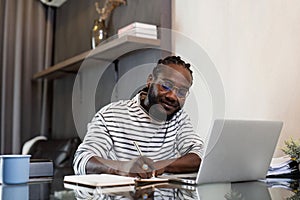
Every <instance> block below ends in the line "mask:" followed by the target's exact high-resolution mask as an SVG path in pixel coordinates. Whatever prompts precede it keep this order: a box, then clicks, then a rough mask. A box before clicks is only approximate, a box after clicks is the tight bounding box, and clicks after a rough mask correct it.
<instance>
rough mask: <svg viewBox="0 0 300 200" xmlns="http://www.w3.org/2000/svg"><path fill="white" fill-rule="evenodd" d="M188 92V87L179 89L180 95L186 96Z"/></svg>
mask: <svg viewBox="0 0 300 200" xmlns="http://www.w3.org/2000/svg"><path fill="white" fill-rule="evenodd" d="M187 93H188V90H187V89H179V90H178V95H179V96H180V97H185V96H186V95H187Z"/></svg>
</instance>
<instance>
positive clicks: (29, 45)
mask: <svg viewBox="0 0 300 200" xmlns="http://www.w3.org/2000/svg"><path fill="white" fill-rule="evenodd" d="M53 13H54V10H53V9H52V8H50V7H46V6H44V5H43V4H42V3H41V2H40V1H39V0H26V1H24V0H21V1H19V0H0V87H1V98H0V101H1V104H0V111H1V116H0V153H1V154H5V153H20V151H21V147H22V145H23V143H24V142H25V141H26V140H28V139H30V138H32V137H33V136H36V135H47V134H48V131H49V128H48V127H49V126H48V125H47V123H49V120H48V119H49V118H48V114H49V112H48V111H49V109H48V108H49V103H48V102H49V101H48V100H49V97H47V94H48V93H47V90H48V88H49V83H48V82H47V81H43V80H38V81H36V80H32V76H33V74H34V73H36V72H38V71H40V70H42V69H43V68H45V67H47V66H49V65H50V64H51V57H52V52H51V49H52V35H53V34H52V32H53V28H52V26H53Z"/></svg>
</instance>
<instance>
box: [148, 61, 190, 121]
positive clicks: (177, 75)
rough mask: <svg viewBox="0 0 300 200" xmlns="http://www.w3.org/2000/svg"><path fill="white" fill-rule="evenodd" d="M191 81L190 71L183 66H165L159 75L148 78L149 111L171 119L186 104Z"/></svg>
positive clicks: (161, 118) (157, 115)
mask: <svg viewBox="0 0 300 200" xmlns="http://www.w3.org/2000/svg"><path fill="white" fill-rule="evenodd" d="M191 83H192V77H191V75H190V72H189V71H188V70H187V69H185V68H184V67H183V66H180V65H176V64H170V65H169V66H167V65H165V66H163V67H162V69H161V70H160V72H159V74H158V75H157V77H151V78H149V79H148V86H149V90H148V103H149V104H148V106H149V113H150V114H152V115H153V116H154V117H156V118H158V119H160V120H166V119H167V120H169V119H171V118H172V116H173V115H174V114H175V113H176V112H177V111H179V110H180V108H182V106H183V105H184V102H185V99H186V96H187V95H185V94H186V93H187V92H188V90H189V88H190V86H191Z"/></svg>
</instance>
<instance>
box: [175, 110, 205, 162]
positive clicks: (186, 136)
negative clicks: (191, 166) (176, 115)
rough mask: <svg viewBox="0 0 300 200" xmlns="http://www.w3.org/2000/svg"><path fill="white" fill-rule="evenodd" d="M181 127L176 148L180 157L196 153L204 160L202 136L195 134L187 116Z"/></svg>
mask: <svg viewBox="0 0 300 200" xmlns="http://www.w3.org/2000/svg"><path fill="white" fill-rule="evenodd" d="M181 123H182V124H181V127H180V129H179V133H178V134H177V137H176V146H177V151H178V154H179V156H183V155H186V154H188V153H195V154H197V155H198V156H199V157H200V158H201V159H202V158H203V152H204V142H203V140H202V139H201V137H200V135H199V134H197V133H195V131H194V129H193V125H192V123H191V121H190V119H189V117H188V115H187V114H186V115H185V116H184V117H183V119H182V120H181Z"/></svg>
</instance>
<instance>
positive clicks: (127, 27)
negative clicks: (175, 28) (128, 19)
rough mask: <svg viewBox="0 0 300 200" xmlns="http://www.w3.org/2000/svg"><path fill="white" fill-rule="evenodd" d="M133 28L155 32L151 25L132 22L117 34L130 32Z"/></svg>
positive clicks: (155, 28)
mask: <svg viewBox="0 0 300 200" xmlns="http://www.w3.org/2000/svg"><path fill="white" fill-rule="evenodd" d="M134 28H139V29H140V28H142V29H148V30H155V31H156V30H157V27H156V25H153V24H146V23H141V22H133V23H131V24H129V25H127V26H125V27H122V28H120V29H119V30H118V34H121V33H124V32H126V31H129V30H132V29H134Z"/></svg>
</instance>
